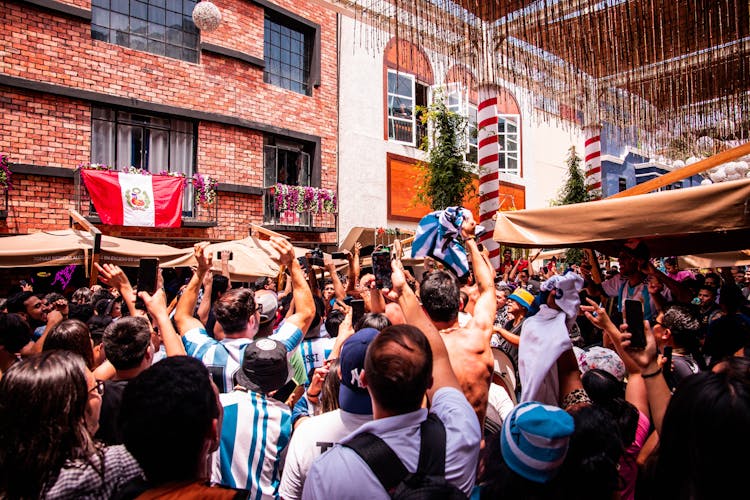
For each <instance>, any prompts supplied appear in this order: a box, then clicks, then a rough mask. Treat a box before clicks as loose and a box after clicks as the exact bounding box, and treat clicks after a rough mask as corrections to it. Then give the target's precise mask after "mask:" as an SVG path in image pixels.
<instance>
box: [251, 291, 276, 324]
mask: <svg viewBox="0 0 750 500" xmlns="http://www.w3.org/2000/svg"><path fill="white" fill-rule="evenodd" d="M255 306H256V307H257V308H258V313H259V314H260V323H261V324H264V323H268V322H269V321H273V320H274V319H276V310H277V309H278V308H279V299H278V298H277V297H276V293H275V292H273V291H271V290H258V291H257V292H255Z"/></svg>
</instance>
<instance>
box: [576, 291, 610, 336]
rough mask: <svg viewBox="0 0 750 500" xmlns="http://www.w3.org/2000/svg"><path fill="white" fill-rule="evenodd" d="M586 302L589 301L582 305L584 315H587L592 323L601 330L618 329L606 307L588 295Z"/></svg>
mask: <svg viewBox="0 0 750 500" xmlns="http://www.w3.org/2000/svg"><path fill="white" fill-rule="evenodd" d="M586 302H588V303H589V305H587V306H584V305H581V312H583V315H584V316H586V319H588V320H589V321H590V322H591V324H592V325H594V326H595V327H597V328H599V329H600V330H605V331H606V330H608V329H611V330H617V327H616V326H615V324H614V323H612V319H611V318H610V317H609V314H607V311H606V309H604V308H603V307H601V306H600V305H599V304H597V303H596V302H595V301H593V300H591V299H590V298H588V297H586Z"/></svg>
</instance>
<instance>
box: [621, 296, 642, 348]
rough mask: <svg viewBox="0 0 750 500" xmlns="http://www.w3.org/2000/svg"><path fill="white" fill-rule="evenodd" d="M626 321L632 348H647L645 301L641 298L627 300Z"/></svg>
mask: <svg viewBox="0 0 750 500" xmlns="http://www.w3.org/2000/svg"><path fill="white" fill-rule="evenodd" d="M625 323H627V325H628V331H629V332H630V334H631V337H630V349H638V350H640V349H645V348H646V332H645V330H644V328H643V303H642V302H641V301H640V300H631V299H627V300H626V301H625Z"/></svg>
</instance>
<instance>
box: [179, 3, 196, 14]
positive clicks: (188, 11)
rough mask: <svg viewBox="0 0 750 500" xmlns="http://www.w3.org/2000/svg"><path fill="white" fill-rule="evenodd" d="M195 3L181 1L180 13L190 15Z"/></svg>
mask: <svg viewBox="0 0 750 500" xmlns="http://www.w3.org/2000/svg"><path fill="white" fill-rule="evenodd" d="M196 3H197V2H196V0H182V12H184V13H186V14H191V13H192V12H193V9H194V8H195V4H196Z"/></svg>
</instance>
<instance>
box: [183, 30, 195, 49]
mask: <svg viewBox="0 0 750 500" xmlns="http://www.w3.org/2000/svg"><path fill="white" fill-rule="evenodd" d="M182 44H183V45H184V46H185V47H190V48H191V49H194V50H195V49H197V48H198V35H196V34H195V33H185V32H184V31H183V32H182Z"/></svg>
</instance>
